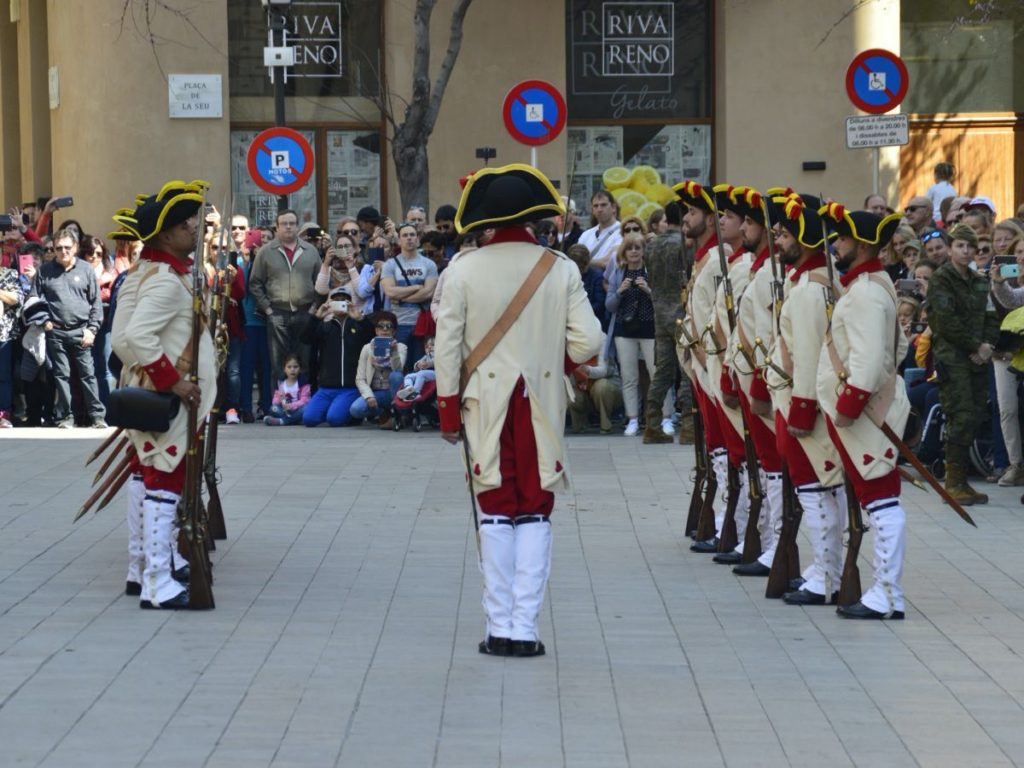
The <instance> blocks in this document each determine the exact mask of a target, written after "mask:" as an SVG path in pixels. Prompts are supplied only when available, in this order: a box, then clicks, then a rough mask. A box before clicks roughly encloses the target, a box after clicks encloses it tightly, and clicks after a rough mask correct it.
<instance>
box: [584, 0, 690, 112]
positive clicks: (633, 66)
mask: <svg viewBox="0 0 1024 768" xmlns="http://www.w3.org/2000/svg"><path fill="white" fill-rule="evenodd" d="M566 5H567V17H566V35H567V40H566V51H567V55H568V57H569V61H568V62H567V69H568V77H567V80H568V88H567V91H568V93H567V96H568V100H569V114H570V116H571V117H572V118H574V119H576V118H597V119H620V118H625V117H665V118H680V117H682V118H685V117H705V116H706V115H707V112H708V111H709V104H710V99H709V89H708V76H707V72H708V63H707V54H708V51H709V40H710V22H709V19H710V0H663V1H662V2H657V1H655V2H613V1H612V0H605V1H604V2H602V1H601V0H569V2H568V3H567V4H566Z"/></svg>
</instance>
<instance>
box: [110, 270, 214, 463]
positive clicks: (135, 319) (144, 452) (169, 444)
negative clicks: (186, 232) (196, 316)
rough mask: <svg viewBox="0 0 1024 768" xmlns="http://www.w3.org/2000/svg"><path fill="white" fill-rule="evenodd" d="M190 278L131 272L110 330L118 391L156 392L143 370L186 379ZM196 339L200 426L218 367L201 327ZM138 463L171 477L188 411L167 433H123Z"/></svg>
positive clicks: (183, 410) (184, 438) (162, 272)
mask: <svg viewBox="0 0 1024 768" xmlns="http://www.w3.org/2000/svg"><path fill="white" fill-rule="evenodd" d="M191 280H192V278H191V276H190V275H188V274H185V275H181V274H178V273H176V272H175V271H174V270H173V269H172V268H171V267H170V266H168V265H167V264H163V263H157V262H153V261H149V260H147V259H142V260H141V261H139V262H137V263H136V264H135V266H133V267H132V269H131V271H130V273H129V274H128V276H127V277H126V278H125V279H124V282H123V283H121V288H120V289H119V291H118V294H117V312H116V313H115V314H114V325H113V328H112V330H111V345H112V347H113V350H114V352H115V354H117V356H118V357H119V358H120V359H121V362H122V363H123V365H124V368H123V369H122V371H121V381H120V385H121V386H122V387H143V388H145V389H151V390H155V389H157V387H156V386H155V385H154V384H153V381H152V378H151V376H150V374H148V373H147V372H146V370H145V369H146V367H150V366H155V368H151V370H158V369H160V368H166V367H167V366H174V367H175V368H176V369H177V371H178V374H179V376H181V377H185V376H187V375H188V368H189V365H188V356H189V355H190V354H191V349H190V340H191V338H192V284H191ZM203 329H204V330H203V333H202V334H201V336H200V338H199V369H198V370H199V387H200V389H201V391H202V402H201V403H200V407H199V422H200V423H202V419H203V418H205V417H206V414H207V413H209V411H210V409H211V408H212V407H213V403H214V400H215V399H216V397H217V364H216V360H215V357H214V350H213V341H212V340H211V338H210V334H209V332H208V331H207V330H206V325H205V323H204V324H203ZM126 433H127V435H128V437H129V439H130V440H131V441H132V444H133V445H134V446H135V450H136V452H137V453H138V455H139V461H140V462H141V463H142V464H143V465H144V466H148V467H153V468H154V469H157V470H159V471H161V472H172V471H174V469H175V468H176V467H177V466H178V464H179V463H180V462H181V460H182V459H183V458H184V457H185V449H186V443H187V437H188V409H187V408H186V407H185V404H184V403H183V404H182V407H181V409H180V410H179V411H178V415H177V417H176V418H175V419H174V421H172V422H171V427H170V429H169V430H167V432H164V433H158V432H140V431H138V430H133V429H129V430H126Z"/></svg>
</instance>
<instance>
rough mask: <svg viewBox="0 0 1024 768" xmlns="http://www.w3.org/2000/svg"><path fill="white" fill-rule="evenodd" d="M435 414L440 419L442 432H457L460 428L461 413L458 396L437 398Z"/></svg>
mask: <svg viewBox="0 0 1024 768" xmlns="http://www.w3.org/2000/svg"><path fill="white" fill-rule="evenodd" d="M437 413H438V415H439V418H440V419H441V431H442V432H458V431H459V430H460V429H461V428H462V412H461V411H460V410H459V396H458V395H448V396H447V397H438V398H437Z"/></svg>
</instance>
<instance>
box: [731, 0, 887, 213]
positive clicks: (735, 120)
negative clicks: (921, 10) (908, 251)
mask: <svg viewBox="0 0 1024 768" xmlns="http://www.w3.org/2000/svg"><path fill="white" fill-rule="evenodd" d="M716 6H717V11H718V13H717V19H716V40H715V42H716V51H715V66H716V73H717V77H718V79H717V81H716V89H715V90H716V92H715V99H716V115H715V119H716V147H715V149H716V154H717V177H718V178H719V179H721V180H722V181H728V182H730V183H733V184H751V185H753V186H755V187H758V188H762V189H763V188H764V187H767V186H775V185H789V186H792V187H793V188H794V189H796V190H798V191H800V192H810V193H814V194H818V193H819V192H820V193H824V194H825V195H826V196H828V197H832V198H834V199H836V200H840V201H843V202H846V203H847V204H849V205H856V206H858V207H859V206H860V205H861V203H862V202H863V200H864V197H865V196H866V195H867V194H868V193H869V192H871V191H872V189H871V186H872V152H871V150H848V149H846V127H845V126H846V118H847V117H848V116H850V115H856V114H862V113H860V112H859V111H858V110H857V109H856V108H855V107H854V106H853V105H852V104H851V103H850V100H849V99H848V98H847V96H846V88H845V78H846V69H847V67H848V66H849V64H850V62H851V61H852V59H853V57H854V56H855V55H856V54H857V53H859V52H860V51H862V50H865V49H868V48H887V49H889V50H891V51H893V52H895V53H899V42H900V41H899V30H900V5H899V2H898V0H874V1H873V2H870V3H865V4H863V5H861V6H860V7H859V8H858V10H856V11H854V12H853V13H852V14H851V15H850V16H849V17H847V18H846V19H845V20H842V21H841V19H843V14H844V13H845V12H847V11H849V9H850V8H851V3H850V0H786V2H784V3H783V2H779V1H778V0H773V1H766V0H722V1H721V2H718V3H716ZM837 22H838V24H837ZM833 25H835V26H834V28H833ZM830 29H831V32H829V30H830ZM826 34H828V39H827V40H826V41H825V42H824V43H821V40H822V39H823V38H824V37H825V36H826ZM898 157H899V154H898V148H891V149H885V150H882V164H881V165H882V175H881V184H880V186H881V188H882V192H883V194H885V195H886V197H887V199H889V201H890V204H894V205H895V204H896V203H897V202H898V201H897V199H896V196H897V173H898ZM805 160H824V161H825V162H826V164H827V169H826V170H825V171H824V172H804V171H803V170H801V164H802V163H803V161H805Z"/></svg>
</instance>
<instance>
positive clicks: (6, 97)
mask: <svg viewBox="0 0 1024 768" xmlns="http://www.w3.org/2000/svg"><path fill="white" fill-rule="evenodd" d="M17 100H18V28H17V26H16V25H14V24H13V23H11V20H10V16H9V15H8V13H7V8H6V7H5V6H4V5H2V4H0V105H3V108H2V109H0V206H8V205H15V204H18V203H21V202H24V201H23V200H22V199H21V140H20V135H19V131H18V110H17V109H12V108H11V104H17ZM3 212H4V213H6V210H4V211H3Z"/></svg>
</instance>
